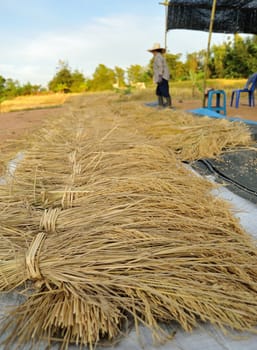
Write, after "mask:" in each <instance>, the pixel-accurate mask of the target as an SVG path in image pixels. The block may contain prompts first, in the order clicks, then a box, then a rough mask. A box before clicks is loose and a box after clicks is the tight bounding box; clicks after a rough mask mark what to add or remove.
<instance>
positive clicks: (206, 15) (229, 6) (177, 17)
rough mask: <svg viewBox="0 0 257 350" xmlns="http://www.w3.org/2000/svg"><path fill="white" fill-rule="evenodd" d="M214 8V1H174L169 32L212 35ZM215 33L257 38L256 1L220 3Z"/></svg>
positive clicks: (170, 9) (171, 2) (239, 0)
mask: <svg viewBox="0 0 257 350" xmlns="http://www.w3.org/2000/svg"><path fill="white" fill-rule="evenodd" d="M212 5H213V1H212V0H191V1H188V0H171V1H170V2H169V4H168V17H167V30H170V29H192V30H201V31H209V26H210V18H211V10H212ZM213 32H216V33H248V34H257V0H251V1H249V0H248V1H245V0H217V4H216V12H215V18H214V24H213Z"/></svg>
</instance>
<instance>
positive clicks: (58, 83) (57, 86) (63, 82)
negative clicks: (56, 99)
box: [48, 60, 73, 92]
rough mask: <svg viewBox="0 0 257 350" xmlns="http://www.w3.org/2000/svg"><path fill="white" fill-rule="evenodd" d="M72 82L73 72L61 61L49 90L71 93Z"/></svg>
mask: <svg viewBox="0 0 257 350" xmlns="http://www.w3.org/2000/svg"><path fill="white" fill-rule="evenodd" d="M72 82H73V79H72V72H71V69H70V68H69V66H68V63H67V62H65V61H61V60H60V61H59V66H58V68H57V73H56V74H55V76H54V77H53V79H52V80H51V81H50V82H49V83H48V87H49V90H51V91H53V92H70V91H71V86H72Z"/></svg>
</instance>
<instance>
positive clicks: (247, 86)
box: [230, 72, 257, 108]
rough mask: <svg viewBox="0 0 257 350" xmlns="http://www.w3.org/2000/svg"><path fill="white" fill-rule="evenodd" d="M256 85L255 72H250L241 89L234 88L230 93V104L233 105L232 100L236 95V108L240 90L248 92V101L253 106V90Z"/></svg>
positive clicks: (256, 75) (256, 74) (256, 77)
mask: <svg viewBox="0 0 257 350" xmlns="http://www.w3.org/2000/svg"><path fill="white" fill-rule="evenodd" d="M256 86H257V72H256V73H254V74H252V75H251V76H250V77H249V78H248V80H247V82H246V84H245V86H244V87H243V89H236V90H233V91H232V95H231V101H230V106H231V107H232V106H233V101H234V95H236V108H238V106H239V100H240V94H241V92H247V93H248V103H249V106H250V107H254V106H255V101H254V90H255V88H256Z"/></svg>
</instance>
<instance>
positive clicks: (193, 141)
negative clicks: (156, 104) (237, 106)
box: [113, 101, 254, 161]
mask: <svg viewBox="0 0 257 350" xmlns="http://www.w3.org/2000/svg"><path fill="white" fill-rule="evenodd" d="M113 106H114V107H113V108H115V104H113ZM118 108H119V107H118V106H116V109H118ZM120 110H121V112H120V113H121V115H122V118H121V123H122V125H127V127H134V128H137V130H138V132H140V133H141V134H142V135H144V137H145V136H147V137H148V138H149V139H151V141H152V142H154V143H155V144H158V145H161V146H163V147H165V148H168V149H170V150H171V151H172V152H174V153H175V154H176V157H177V158H178V159H180V160H183V161H194V160H197V159H201V158H213V157H216V156H218V155H220V154H221V152H224V151H225V150H226V149H228V148H230V149H231V148H233V147H237V146H242V147H244V146H245V147H249V146H251V145H252V144H253V142H254V141H253V140H252V138H251V135H250V132H249V127H248V126H247V125H246V124H245V123H242V122H238V121H235V122H231V121H229V120H227V119H225V118H224V119H214V118H209V117H196V116H193V115H191V114H189V113H185V112H183V111H179V110H178V111H172V112H171V111H170V110H163V111H158V112H157V111H156V110H155V109H153V108H149V107H146V106H143V105H139V104H138V102H133V101H132V102H127V103H126V104H125V105H124V106H123V108H122V109H120Z"/></svg>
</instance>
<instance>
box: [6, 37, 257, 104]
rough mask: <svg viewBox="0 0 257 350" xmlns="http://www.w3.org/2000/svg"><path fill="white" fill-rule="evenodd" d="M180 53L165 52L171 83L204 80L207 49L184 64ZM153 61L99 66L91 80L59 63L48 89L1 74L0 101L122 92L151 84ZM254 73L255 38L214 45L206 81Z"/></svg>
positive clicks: (256, 64) (192, 54)
mask: <svg viewBox="0 0 257 350" xmlns="http://www.w3.org/2000/svg"><path fill="white" fill-rule="evenodd" d="M181 57H182V54H171V53H169V52H168V53H166V60H167V63H168V66H169V69H170V73H171V79H172V81H183V80H192V81H193V82H195V81H197V80H200V79H202V78H203V74H204V73H203V72H204V62H205V57H206V50H201V51H198V52H193V53H189V54H187V56H186V59H185V62H182V59H181ZM152 63H153V58H152V59H151V60H150V61H149V63H148V64H147V66H141V65H138V64H134V65H131V66H130V67H128V68H127V69H126V70H125V69H123V68H120V67H118V66H116V67H115V68H114V69H111V68H108V67H107V66H105V65H104V64H99V65H98V66H97V67H96V69H95V72H94V73H93V75H92V77H91V78H87V77H85V76H84V75H83V74H82V73H81V72H80V71H78V70H72V69H71V68H70V67H69V64H68V63H67V62H65V61H61V60H60V61H59V63H58V67H57V71H56V74H55V75H54V77H53V78H52V79H51V80H50V81H49V83H48V86H47V88H43V87H42V86H41V85H32V84H30V83H29V82H28V83H26V84H24V85H21V84H20V83H19V82H18V81H14V80H12V79H10V78H7V79H6V78H4V77H2V76H1V75H0V102H1V101H2V100H4V99H6V98H12V97H15V96H20V95H31V94H36V93H42V92H45V91H46V92H48V91H49V92H67V93H68V92H86V91H103V90H112V89H123V88H127V87H130V86H133V85H134V84H136V83H139V82H140V83H144V84H145V85H146V86H147V85H150V84H152V77H153V68H152ZM256 71H257V36H256V35H253V36H249V37H246V38H242V37H241V36H240V35H239V34H235V35H233V36H232V37H229V38H228V39H227V41H225V42H223V43H222V44H221V45H213V46H212V47H211V50H210V57H209V61H208V78H210V79H212V78H213V79H214V78H215V79H217V78H225V79H233V78H247V77H248V76H249V75H250V74H252V73H254V72H256Z"/></svg>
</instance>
